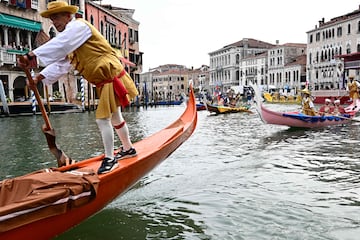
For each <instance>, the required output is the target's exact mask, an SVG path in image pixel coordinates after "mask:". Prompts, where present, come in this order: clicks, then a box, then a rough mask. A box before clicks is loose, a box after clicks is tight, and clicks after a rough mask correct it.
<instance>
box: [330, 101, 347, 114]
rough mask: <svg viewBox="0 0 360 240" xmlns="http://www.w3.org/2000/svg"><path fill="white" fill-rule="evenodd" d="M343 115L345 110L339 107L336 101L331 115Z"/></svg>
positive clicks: (338, 102)
mask: <svg viewBox="0 0 360 240" xmlns="http://www.w3.org/2000/svg"><path fill="white" fill-rule="evenodd" d="M344 113H345V109H344V108H343V107H342V106H341V105H340V100H339V99H337V100H335V101H334V107H333V110H332V113H331V114H332V115H342V114H344Z"/></svg>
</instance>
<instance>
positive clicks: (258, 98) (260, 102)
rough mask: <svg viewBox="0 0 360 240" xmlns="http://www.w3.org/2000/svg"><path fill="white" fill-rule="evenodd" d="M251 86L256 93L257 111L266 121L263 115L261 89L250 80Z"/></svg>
mask: <svg viewBox="0 0 360 240" xmlns="http://www.w3.org/2000/svg"><path fill="white" fill-rule="evenodd" d="M250 87H252V89H253V90H254V94H255V95H254V101H255V108H256V111H257V112H258V113H259V115H260V118H261V120H262V121H263V122H265V121H264V118H263V116H262V114H261V105H262V102H263V98H262V97H261V93H260V90H259V88H258V86H256V85H254V84H253V83H252V82H250ZM265 123H266V122H265Z"/></svg>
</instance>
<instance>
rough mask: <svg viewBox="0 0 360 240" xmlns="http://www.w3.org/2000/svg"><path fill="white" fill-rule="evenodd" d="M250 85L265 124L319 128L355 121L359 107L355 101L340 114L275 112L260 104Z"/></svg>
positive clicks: (258, 95) (259, 97)
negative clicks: (316, 114)
mask: <svg viewBox="0 0 360 240" xmlns="http://www.w3.org/2000/svg"><path fill="white" fill-rule="evenodd" d="M252 87H253V89H254V90H255V101H256V110H257V111H258V113H259V115H260V117H261V119H262V121H263V122H264V123H267V124H275V125H283V126H288V127H293V128H321V127H327V126H332V125H342V124H347V123H350V122H352V121H356V120H354V117H355V115H356V113H357V112H358V111H359V109H360V101H356V102H353V103H352V104H351V105H349V106H348V107H346V108H345V111H346V112H345V113H344V114H341V115H328V116H309V115H305V114H303V113H301V112H299V111H288V112H275V111H272V110H270V109H268V108H266V107H265V106H264V105H263V104H262V99H261V96H260V93H259V90H258V88H257V87H256V86H253V85H252Z"/></svg>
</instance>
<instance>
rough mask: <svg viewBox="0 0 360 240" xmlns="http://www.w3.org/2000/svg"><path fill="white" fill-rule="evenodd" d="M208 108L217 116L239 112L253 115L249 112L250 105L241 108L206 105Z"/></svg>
mask: <svg viewBox="0 0 360 240" xmlns="http://www.w3.org/2000/svg"><path fill="white" fill-rule="evenodd" d="M206 108H207V110H208V111H209V112H210V113H215V114H225V113H239V112H247V113H253V112H252V111H250V110H249V108H250V105H246V106H240V107H229V106H220V105H212V104H208V103H206Z"/></svg>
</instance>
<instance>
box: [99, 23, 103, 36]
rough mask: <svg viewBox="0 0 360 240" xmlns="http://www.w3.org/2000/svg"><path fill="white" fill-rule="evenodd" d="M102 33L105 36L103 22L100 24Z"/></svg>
mask: <svg viewBox="0 0 360 240" xmlns="http://www.w3.org/2000/svg"><path fill="white" fill-rule="evenodd" d="M100 33H101V35H103V36H104V23H103V21H101V22H100Z"/></svg>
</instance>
